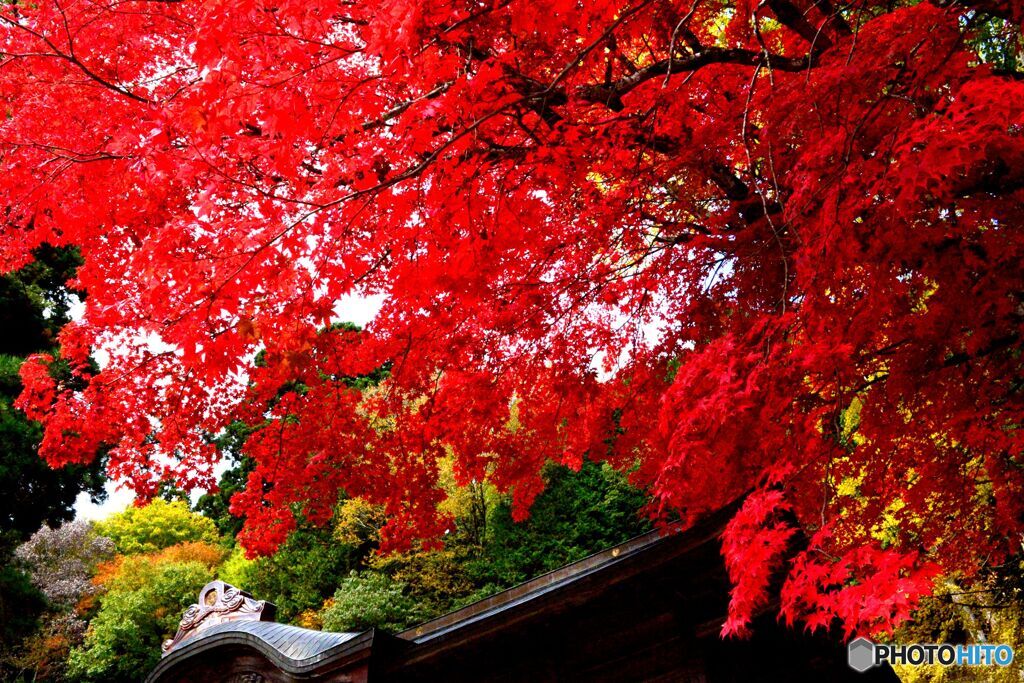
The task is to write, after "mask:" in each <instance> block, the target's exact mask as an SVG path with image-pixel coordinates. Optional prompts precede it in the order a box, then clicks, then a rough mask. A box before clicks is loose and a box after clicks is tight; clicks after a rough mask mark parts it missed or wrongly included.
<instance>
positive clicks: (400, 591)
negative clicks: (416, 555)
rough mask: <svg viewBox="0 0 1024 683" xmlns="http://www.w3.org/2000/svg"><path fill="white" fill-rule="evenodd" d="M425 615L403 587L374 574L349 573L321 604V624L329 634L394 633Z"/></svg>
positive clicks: (423, 617) (404, 586) (398, 583)
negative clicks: (329, 597)
mask: <svg viewBox="0 0 1024 683" xmlns="http://www.w3.org/2000/svg"><path fill="white" fill-rule="evenodd" d="M427 616H429V615H428V614H427V613H426V612H425V611H424V610H423V608H422V606H421V605H420V604H419V603H418V602H417V601H416V600H415V598H413V597H412V596H410V595H409V593H408V591H407V587H406V585H405V584H403V583H401V582H399V581H394V580H393V579H391V578H390V577H388V576H387V575H385V574H378V573H377V572H363V573H360V574H357V573H355V572H353V573H352V574H350V575H349V576H348V577H346V578H345V579H344V580H343V581H342V582H341V586H339V587H338V590H337V591H336V592H335V594H334V597H333V598H332V599H331V600H329V601H328V602H327V604H326V605H325V607H324V611H323V623H324V628H325V629H327V630H329V631H365V630H367V629H370V628H379V629H382V630H384V631H388V632H391V633H394V632H397V631H401V630H403V629H406V628H408V627H409V626H412V625H413V624H416V623H418V622H420V621H422V620H423V619H425V618H426V617H427Z"/></svg>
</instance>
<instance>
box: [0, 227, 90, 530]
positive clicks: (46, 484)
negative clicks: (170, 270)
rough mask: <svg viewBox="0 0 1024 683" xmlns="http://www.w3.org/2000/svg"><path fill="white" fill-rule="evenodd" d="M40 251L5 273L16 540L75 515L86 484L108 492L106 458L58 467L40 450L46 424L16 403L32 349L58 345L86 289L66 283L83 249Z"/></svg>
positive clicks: (8, 476) (5, 517)
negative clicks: (30, 417) (105, 487)
mask: <svg viewBox="0 0 1024 683" xmlns="http://www.w3.org/2000/svg"><path fill="white" fill-rule="evenodd" d="M35 257H36V260H35V261H34V262H33V263H31V264H29V265H27V266H25V267H24V268H22V269H21V270H18V271H16V272H14V273H9V274H7V275H3V276H0V491H3V492H4V495H3V496H2V497H0V531H2V532H3V536H4V538H3V539H0V542H3V543H5V544H6V545H8V546H9V545H11V544H14V543H19V542H21V541H24V540H25V539H26V538H28V537H29V535H31V534H32V533H33V532H34V531H36V530H37V529H39V527H40V526H42V525H43V524H49V525H50V526H58V525H59V524H61V523H63V522H66V521H68V520H70V519H71V518H72V517H73V516H74V504H75V499H76V498H77V497H78V494H79V493H80V492H82V491H85V492H86V493H88V494H89V495H90V496H91V497H92V498H93V499H94V500H99V499H101V498H102V497H103V496H104V491H103V483H104V478H103V475H102V463H101V459H96V460H95V461H94V462H93V463H92V464H91V465H89V466H80V465H71V466H68V467H64V468H61V469H56V470H55V469H52V468H50V467H49V466H48V465H47V464H46V463H45V462H43V460H42V459H41V458H40V457H39V455H38V453H37V447H38V445H39V442H40V440H41V438H42V429H41V427H40V426H39V424H38V423H35V422H33V421H31V420H28V419H26V418H25V416H24V414H22V413H21V411H19V410H17V409H16V408H14V400H15V398H17V396H18V394H20V393H21V380H20V378H19V376H18V371H19V369H20V368H21V364H22V362H23V360H24V357H25V356H27V355H28V354H30V353H37V352H42V351H51V350H52V349H53V348H54V346H55V345H56V337H57V333H58V332H59V331H60V329H61V327H63V326H64V325H65V324H67V322H68V320H70V309H71V306H72V304H73V303H74V302H75V301H76V299H77V298H78V297H80V296H82V295H81V293H79V292H74V291H72V290H70V289H69V288H68V287H67V286H66V282H67V281H68V279H70V278H71V277H73V276H74V273H75V270H76V269H77V267H78V266H79V265H80V263H81V259H80V258H79V256H78V254H77V252H75V251H74V250H72V249H55V248H52V247H48V246H43V247H40V248H39V249H37V250H36V252H35Z"/></svg>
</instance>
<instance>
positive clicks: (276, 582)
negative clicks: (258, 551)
mask: <svg viewBox="0 0 1024 683" xmlns="http://www.w3.org/2000/svg"><path fill="white" fill-rule="evenodd" d="M359 560H360V553H359V551H358V549H357V548H354V547H353V546H351V545H348V544H346V543H341V542H339V541H337V540H335V539H334V538H333V536H332V530H331V529H330V528H329V527H321V528H318V527H313V526H310V525H307V524H303V525H300V527H299V528H298V529H296V530H295V531H293V532H292V533H291V535H290V536H289V537H288V540H287V541H286V542H285V543H284V544H283V545H282V546H281V547H280V549H278V551H277V552H276V553H275V554H273V555H271V556H270V557H261V558H259V559H256V560H246V559H244V557H243V556H242V553H241V549H240V548H238V549H236V550H235V553H234V554H233V555H232V557H230V558H229V559H228V561H227V562H226V563H225V566H224V568H223V570H222V572H221V578H222V579H223V580H224V581H227V582H228V583H230V584H232V585H235V586H238V587H239V588H241V589H243V590H246V591H249V592H250V593H252V594H253V595H255V596H256V597H257V598H260V599H263V600H269V601H270V602H273V603H274V604H275V605H277V609H278V618H279V619H280V620H282V621H290V620H293V619H295V618H297V617H298V616H299V615H300V614H301V613H302V612H304V611H306V610H318V609H320V607H321V606H322V605H323V602H324V599H325V598H327V597H329V596H330V595H332V594H333V593H334V591H335V590H336V589H337V588H338V586H339V585H340V583H341V581H342V579H343V578H344V577H345V576H347V575H348V574H349V572H350V571H352V570H353V569H355V568H356V567H357V566H358V564H359Z"/></svg>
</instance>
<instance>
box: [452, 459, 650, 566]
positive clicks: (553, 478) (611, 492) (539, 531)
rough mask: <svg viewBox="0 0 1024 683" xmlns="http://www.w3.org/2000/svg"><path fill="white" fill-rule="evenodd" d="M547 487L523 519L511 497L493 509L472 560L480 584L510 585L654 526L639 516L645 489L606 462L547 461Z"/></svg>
mask: <svg viewBox="0 0 1024 683" xmlns="http://www.w3.org/2000/svg"><path fill="white" fill-rule="evenodd" d="M543 475H544V480H545V483H546V487H545V489H544V492H543V493H541V495H540V496H538V497H537V500H536V502H535V503H534V505H533V508H532V509H531V512H530V517H529V518H528V519H527V520H526V521H524V522H515V521H514V520H513V519H512V507H511V504H510V502H509V501H508V500H507V499H502V500H501V502H499V503H498V505H497V506H496V507H495V509H494V510H493V511H491V513H490V515H489V517H490V520H489V523H488V526H489V529H488V535H489V538H488V541H487V543H486V545H485V546H484V550H483V553H481V554H479V555H478V556H477V558H476V559H474V560H471V561H470V572H471V575H472V576H473V577H474V582H475V583H476V584H477V585H487V584H494V585H497V586H511V585H514V584H516V583H520V582H522V581H526V580H528V579H531V578H533V577H534V576H537V575H539V574H542V573H544V572H546V571H550V570H552V569H555V568H556V567H560V566H562V565H563V564H567V563H569V562H574V561H576V560H579V559H582V558H584V557H586V556H587V555H590V554H593V553H595V552H599V551H601V550H604V549H606V548H610V547H611V546H613V545H617V544H619V543H622V542H623V541H626V540H629V539H630V538H632V537H633V536H636V535H638V534H641V533H643V532H645V531H648V530H650V528H651V524H650V521H648V520H647V519H646V518H643V517H641V516H640V514H639V512H640V509H641V508H642V507H643V506H644V505H645V504H646V503H647V501H648V498H647V496H646V494H645V493H644V492H643V491H641V490H639V489H637V488H635V487H633V486H631V485H630V484H629V482H628V481H627V479H626V477H625V476H624V475H623V474H621V473H620V472H618V471H616V470H614V469H612V468H611V467H610V466H608V465H607V464H603V463H595V462H591V461H584V463H583V466H582V467H581V468H580V470H579V471H578V472H574V471H572V470H571V469H569V468H568V467H565V466H562V465H554V464H549V465H548V466H547V467H545V469H544V472H543Z"/></svg>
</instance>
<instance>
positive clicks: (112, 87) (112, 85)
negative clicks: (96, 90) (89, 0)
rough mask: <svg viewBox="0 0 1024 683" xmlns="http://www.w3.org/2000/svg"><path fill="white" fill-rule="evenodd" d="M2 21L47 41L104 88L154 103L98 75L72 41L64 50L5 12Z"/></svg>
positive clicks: (61, 56) (58, 52)
mask: <svg viewBox="0 0 1024 683" xmlns="http://www.w3.org/2000/svg"><path fill="white" fill-rule="evenodd" d="M0 21H2V22H3V23H5V24H7V25H8V26H11V27H12V28H16V29H19V30H21V31H25V32H26V33H28V34H30V35H32V36H34V37H35V38H37V39H39V40H41V41H43V42H44V43H46V45H47V46H48V47H49V48H50V49H51V50H53V55H52V56H53V57H57V58H59V59H63V60H65V61H67V62H69V63H71V64H74V65H75V66H76V67H78V70H79V71H81V72H82V73H83V74H85V75H86V76H87V77H89V78H90V79H92V80H93V81H95V82H97V83H99V84H100V85H101V86H103V87H104V88H106V89H108V90H111V91H113V92H116V93H118V94H120V95H123V96H125V97H127V98H129V99H131V100H135V101H136V102H141V103H143V104H153V101H152V100H150V99H148V98H145V97H142V96H141V95H136V94H135V93H133V92H132V91H130V90H128V89H126V88H124V87H122V86H120V85H117V84H116V83H111V82H110V81H108V80H106V79H104V78H103V77H101V76H100V75H98V74H97V73H95V72H94V71H92V69H90V68H89V67H87V66H86V65H85V64H83V63H82V61H81V60H79V59H78V57H76V56H75V53H74V49H72V47H71V44H70V42H69V43H68V52H63V51H62V50H60V49H59V48H58V47H57V46H56V45H54V44H53V42H52V41H51V40H50V39H49V38H47V37H46V36H44V35H42V34H40V33H39V32H37V31H33V30H32V29H31V28H29V27H28V26H25V25H23V24H21V23H19V22H17V21H14V20H12V19H11V18H10V17H8V16H5V15H4V14H0ZM69 41H70V38H69Z"/></svg>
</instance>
